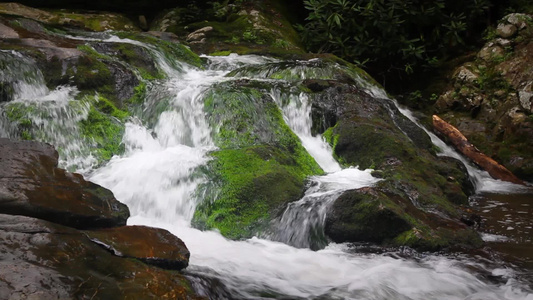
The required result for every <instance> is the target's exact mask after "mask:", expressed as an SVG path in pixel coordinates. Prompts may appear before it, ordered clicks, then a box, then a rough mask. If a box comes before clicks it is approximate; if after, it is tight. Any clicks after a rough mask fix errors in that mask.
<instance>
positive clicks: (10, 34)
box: [0, 23, 19, 39]
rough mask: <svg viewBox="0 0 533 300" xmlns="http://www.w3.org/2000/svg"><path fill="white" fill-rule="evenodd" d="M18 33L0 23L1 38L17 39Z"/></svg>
mask: <svg viewBox="0 0 533 300" xmlns="http://www.w3.org/2000/svg"><path fill="white" fill-rule="evenodd" d="M18 37H19V34H18V33H17V32H16V31H15V30H13V28H11V27H7V26H6V25H4V24H1V23H0V38H2V39H17V38H18Z"/></svg>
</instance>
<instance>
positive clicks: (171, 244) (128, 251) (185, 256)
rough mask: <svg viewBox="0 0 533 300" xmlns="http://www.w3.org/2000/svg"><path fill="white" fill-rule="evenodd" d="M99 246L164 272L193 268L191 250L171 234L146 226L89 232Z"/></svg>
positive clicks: (88, 234) (87, 232) (89, 235)
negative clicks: (190, 264) (190, 262)
mask: <svg viewBox="0 0 533 300" xmlns="http://www.w3.org/2000/svg"><path fill="white" fill-rule="evenodd" d="M85 233H86V234H87V236H88V237H89V238H90V239H91V240H92V241H93V242H95V243H97V244H99V245H101V246H103V247H104V248H105V249H107V250H110V251H111V252H112V253H113V254H114V255H117V256H120V257H129V258H136V259H139V260H141V261H143V262H145V263H147V264H150V265H154V266H158V267H160V268H163V269H171V270H181V269H184V268H186V267H187V266H188V264H189V256H190V253H189V250H188V249H187V247H186V246H185V244H184V243H183V241H181V240H180V239H179V238H177V237H176V236H174V235H172V234H171V233H170V232H168V231H166V230H164V229H160V228H152V227H146V226H123V227H116V228H109V229H102V230H98V231H86V232H85Z"/></svg>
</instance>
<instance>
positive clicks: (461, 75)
mask: <svg viewBox="0 0 533 300" xmlns="http://www.w3.org/2000/svg"><path fill="white" fill-rule="evenodd" d="M455 74H456V75H454V76H455V77H456V78H457V80H459V81H462V82H467V83H473V82H475V81H476V80H477V79H478V78H479V75H477V74H475V73H474V72H472V71H470V70H469V69H468V68H466V67H463V66H462V67H459V68H458V69H457V71H455Z"/></svg>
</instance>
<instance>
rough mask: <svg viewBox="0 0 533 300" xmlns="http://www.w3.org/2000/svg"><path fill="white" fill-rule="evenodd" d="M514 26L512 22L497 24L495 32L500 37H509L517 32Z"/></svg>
mask: <svg viewBox="0 0 533 300" xmlns="http://www.w3.org/2000/svg"><path fill="white" fill-rule="evenodd" d="M517 30H518V29H517V28H516V26H514V25H512V24H502V23H500V24H498V27H497V28H496V33H497V34H498V35H499V36H501V37H502V38H504V39H506V38H510V37H512V36H514V35H515V34H516V32H517Z"/></svg>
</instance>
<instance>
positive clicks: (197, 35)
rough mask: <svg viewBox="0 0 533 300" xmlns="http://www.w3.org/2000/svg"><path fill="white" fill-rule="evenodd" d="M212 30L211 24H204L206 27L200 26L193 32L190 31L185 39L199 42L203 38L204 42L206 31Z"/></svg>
mask: <svg viewBox="0 0 533 300" xmlns="http://www.w3.org/2000/svg"><path fill="white" fill-rule="evenodd" d="M212 30H213V27H212V26H206V27H203V28H200V29H198V30H196V31H194V32H191V33H190V34H189V35H187V41H188V42H199V41H202V40H203V41H204V42H205V35H206V33H207V32H209V31H212Z"/></svg>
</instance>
